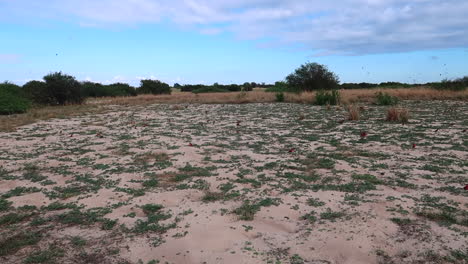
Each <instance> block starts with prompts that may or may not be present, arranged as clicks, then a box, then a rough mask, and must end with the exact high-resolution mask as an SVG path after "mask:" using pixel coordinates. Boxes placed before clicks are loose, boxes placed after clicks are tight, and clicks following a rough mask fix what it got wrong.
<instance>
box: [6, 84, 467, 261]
mask: <svg viewBox="0 0 468 264" xmlns="http://www.w3.org/2000/svg"><path fill="white" fill-rule="evenodd" d="M385 91H386V92H388V93H389V94H391V95H394V96H397V97H399V98H400V99H405V100H406V101H404V102H402V103H401V105H400V107H402V108H405V109H406V110H407V111H408V113H409V120H408V122H407V123H405V124H402V123H399V122H389V121H386V118H387V110H388V109H389V107H388V106H375V105H372V102H373V100H374V98H375V92H376V91H375V90H353V91H344V92H343V93H342V98H343V101H344V102H345V103H356V104H357V105H356V107H357V109H358V110H356V111H359V120H355V121H349V119H350V118H349V115H350V114H349V112H348V110H347V107H345V106H329V107H326V106H313V105H310V104H306V103H309V102H311V101H312V100H313V94H312V93H306V94H301V95H294V94H288V95H286V102H287V103H272V102H273V101H274V100H275V94H270V93H265V92H262V91H255V92H249V93H245V94H244V93H227V94H224V93H223V94H207V95H204V94H200V95H198V96H197V95H194V94H190V93H184V94H182V93H175V94H173V95H170V96H138V97H129V98H105V99H100V100H95V101H88V102H87V104H86V105H82V106H65V107H59V108H58V107H56V108H53V107H50V108H43V109H36V110H33V111H31V112H30V113H28V114H24V115H16V116H13V117H1V120H0V121H1V122H2V127H1V129H2V130H3V131H5V132H0V232H1V234H0V262H1V263H145V264H147V263H151V264H154V263H275V264H276V263H293V264H298V263H466V259H468V248H467V245H468V191H466V190H464V189H463V187H464V186H465V184H468V131H467V129H468V119H467V116H468V104H467V103H466V100H467V99H468V93H467V92H466V91H465V92H440V91H436V90H432V89H427V88H419V89H391V90H385ZM436 99H438V100H436ZM293 102H294V103H293ZM157 103H160V104H157ZM220 103H222V104H220ZM239 103H249V104H239ZM297 103H303V104H297ZM40 120H42V121H40ZM25 124H29V125H25Z"/></svg>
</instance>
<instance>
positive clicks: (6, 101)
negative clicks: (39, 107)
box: [0, 82, 31, 115]
mask: <svg viewBox="0 0 468 264" xmlns="http://www.w3.org/2000/svg"><path fill="white" fill-rule="evenodd" d="M30 106H31V102H30V101H29V100H28V99H26V98H24V96H23V93H22V91H21V88H20V87H19V86H17V85H15V84H12V83H7V82H5V83H1V84H0V115H10V114H17V113H24V112H26V111H27V110H28V109H29V107H30Z"/></svg>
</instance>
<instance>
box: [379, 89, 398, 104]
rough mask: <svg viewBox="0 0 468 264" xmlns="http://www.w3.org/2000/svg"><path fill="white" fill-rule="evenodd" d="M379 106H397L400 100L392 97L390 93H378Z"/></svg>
mask: <svg viewBox="0 0 468 264" xmlns="http://www.w3.org/2000/svg"><path fill="white" fill-rule="evenodd" d="M376 98H377V104H378V105H396V104H398V98H397V97H395V96H391V95H389V94H388V93H383V92H378V93H377V96H376Z"/></svg>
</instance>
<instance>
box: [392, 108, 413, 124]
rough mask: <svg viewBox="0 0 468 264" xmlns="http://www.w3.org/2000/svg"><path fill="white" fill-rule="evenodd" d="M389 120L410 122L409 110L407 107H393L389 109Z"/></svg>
mask: <svg viewBox="0 0 468 264" xmlns="http://www.w3.org/2000/svg"><path fill="white" fill-rule="evenodd" d="M387 121H389V122H400V123H403V124H405V123H408V121H409V111H408V109H406V108H397V107H391V108H389V109H388V110H387Z"/></svg>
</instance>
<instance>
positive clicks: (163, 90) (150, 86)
mask: <svg viewBox="0 0 468 264" xmlns="http://www.w3.org/2000/svg"><path fill="white" fill-rule="evenodd" d="M137 92H138V93H139V94H171V87H170V86H169V84H167V83H163V82H161V81H159V80H141V82H140V88H138V91H137Z"/></svg>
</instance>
